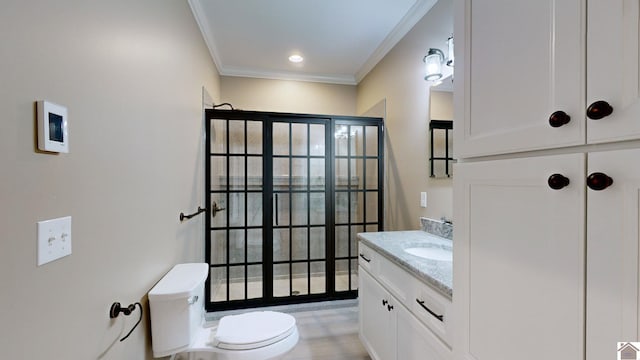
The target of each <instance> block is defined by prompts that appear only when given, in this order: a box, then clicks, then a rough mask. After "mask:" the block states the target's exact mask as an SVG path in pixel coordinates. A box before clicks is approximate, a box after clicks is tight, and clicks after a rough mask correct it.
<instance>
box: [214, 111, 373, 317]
mask: <svg viewBox="0 0 640 360" xmlns="http://www.w3.org/2000/svg"><path fill="white" fill-rule="evenodd" d="M207 121H208V123H207V124H208V128H207V133H206V142H205V144H206V151H207V153H208V157H207V159H206V171H205V173H206V175H207V176H206V179H205V182H206V187H207V189H208V191H207V194H206V196H207V198H206V200H207V204H208V206H207V220H206V224H205V226H206V261H207V262H208V263H209V265H210V268H211V271H210V276H209V280H208V282H207V291H206V293H207V299H206V308H207V310H208V311H216V310H225V309H234V308H246V307H258V306H266V305H275V304H286V303H299V302H308V301H321V300H331V299H345V298H354V297H356V296H357V283H358V277H357V276H358V274H357V254H358V252H357V238H356V235H357V233H359V232H364V231H379V230H381V229H382V218H381V214H382V211H381V209H382V195H381V194H382V191H383V189H382V184H383V181H382V170H383V166H382V164H383V163H382V153H383V152H382V143H381V139H383V137H382V120H381V119H376V118H356V117H331V116H313V115H299V114H295V115H294V114H281V113H261V112H244V111H229V110H208V111H207Z"/></svg>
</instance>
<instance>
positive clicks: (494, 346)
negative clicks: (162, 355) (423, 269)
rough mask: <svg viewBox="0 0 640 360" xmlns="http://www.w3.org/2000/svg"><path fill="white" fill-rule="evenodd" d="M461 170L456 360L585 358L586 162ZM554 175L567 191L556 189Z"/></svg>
mask: <svg viewBox="0 0 640 360" xmlns="http://www.w3.org/2000/svg"><path fill="white" fill-rule="evenodd" d="M455 171H456V177H455V178H454V211H455V213H454V219H455V221H456V237H455V240H454V242H453V246H454V252H453V253H454V262H453V266H454V273H453V276H454V279H455V294H454V296H453V314H454V328H455V329H456V332H455V333H454V341H453V351H454V355H455V356H454V358H455V359H458V360H462V359H465V360H466V359H475V360H511V359H515V358H517V359H519V360H540V359H582V358H583V357H584V350H583V348H584V291H585V286H584V266H585V264H584V257H585V244H584V243H585V233H584V232H585V231H584V227H585V216H584V211H585V195H584V194H585V190H584V189H585V188H584V186H585V180H584V178H585V177H584V172H585V157H584V155H583V154H570V155H559V156H544V157H536V158H522V159H510V160H496V161H483V162H477V163H461V164H458V165H457V166H456V170H455ZM552 174H562V175H563V176H565V177H566V178H568V179H569V181H570V182H569V184H568V185H567V186H566V187H564V188H562V189H560V190H553V189H551V188H550V187H549V185H548V178H549V177H550V175H552Z"/></svg>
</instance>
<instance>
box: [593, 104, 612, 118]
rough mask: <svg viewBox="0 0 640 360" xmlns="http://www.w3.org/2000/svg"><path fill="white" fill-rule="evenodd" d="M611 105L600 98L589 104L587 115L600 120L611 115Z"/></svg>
mask: <svg viewBox="0 0 640 360" xmlns="http://www.w3.org/2000/svg"><path fill="white" fill-rule="evenodd" d="M612 112H613V107H611V105H609V103H608V102H606V101H603V100H600V101H596V102H594V103H593V104H591V105H589V107H588V108H587V117H588V118H589V119H591V120H600V119H602V118H604V117H607V116H609V115H611V113H612Z"/></svg>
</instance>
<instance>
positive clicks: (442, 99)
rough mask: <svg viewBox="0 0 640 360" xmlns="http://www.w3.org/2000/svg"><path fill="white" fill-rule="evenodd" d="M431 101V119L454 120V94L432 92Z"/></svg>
mask: <svg viewBox="0 0 640 360" xmlns="http://www.w3.org/2000/svg"><path fill="white" fill-rule="evenodd" d="M429 99H430V101H429V119H433V120H452V119H453V92H450V91H431V93H430V94H429Z"/></svg>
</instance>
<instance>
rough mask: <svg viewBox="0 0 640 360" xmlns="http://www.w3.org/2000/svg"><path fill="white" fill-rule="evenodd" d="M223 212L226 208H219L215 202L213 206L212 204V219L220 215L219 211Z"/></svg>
mask: <svg viewBox="0 0 640 360" xmlns="http://www.w3.org/2000/svg"><path fill="white" fill-rule="evenodd" d="M222 210H225V208H219V207H218V203H216V202H215V201H214V202H213V204H211V217H216V214H217V213H218V211H222Z"/></svg>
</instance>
